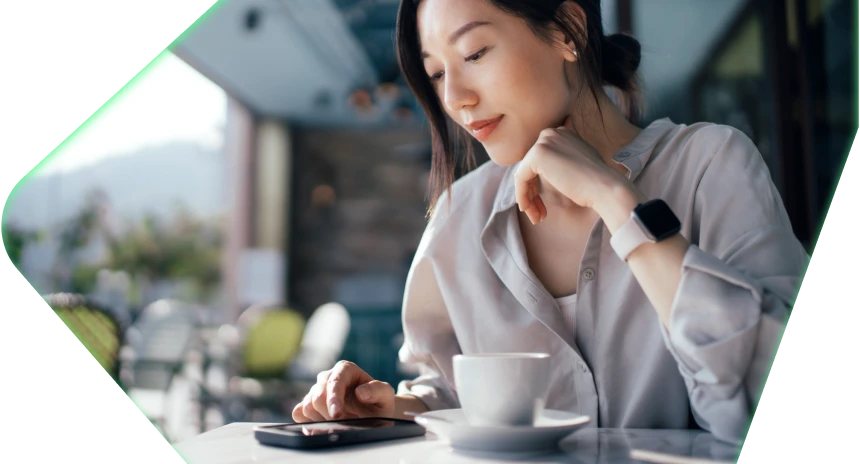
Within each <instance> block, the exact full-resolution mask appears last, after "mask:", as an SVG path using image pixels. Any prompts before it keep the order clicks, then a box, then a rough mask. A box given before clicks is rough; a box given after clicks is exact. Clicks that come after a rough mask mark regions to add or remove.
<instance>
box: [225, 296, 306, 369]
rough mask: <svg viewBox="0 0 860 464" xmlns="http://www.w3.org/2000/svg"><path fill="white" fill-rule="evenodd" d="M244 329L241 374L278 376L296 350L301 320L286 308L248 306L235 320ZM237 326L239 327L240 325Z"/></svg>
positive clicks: (301, 324) (299, 338)
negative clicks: (237, 319)
mask: <svg viewBox="0 0 860 464" xmlns="http://www.w3.org/2000/svg"><path fill="white" fill-rule="evenodd" d="M238 324H239V327H240V328H242V329H244V332H245V334H244V340H245V344H244V347H243V350H242V358H243V360H242V366H243V369H242V370H243V375H244V376H247V377H253V378H257V379H265V378H281V377H283V376H284V372H285V371H286V369H287V366H289V365H290V362H291V361H292V360H293V358H294V357H295V356H296V354H297V353H298V351H299V346H300V344H301V340H302V333H303V332H304V328H305V320H304V318H303V317H302V315H301V314H299V313H298V312H296V311H293V310H290V309H280V308H275V307H257V308H253V307H252V308H249V310H248V311H246V312H245V313H244V314H242V316H241V317H240V318H239V321H238ZM240 330H241V329H240Z"/></svg>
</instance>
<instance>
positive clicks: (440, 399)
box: [397, 377, 457, 411]
mask: <svg viewBox="0 0 860 464" xmlns="http://www.w3.org/2000/svg"><path fill="white" fill-rule="evenodd" d="M434 380H435V379H432V378H427V377H419V378H417V379H415V380H404V381H402V382H400V385H398V388H397V394H398V395H409V396H414V397H416V398H418V399H419V400H421V401H422V402H423V403H424V404H425V405H426V406H427V408H428V409H430V410H431V411H436V410H440V409H450V408H455V407H457V402H456V400H454V399H453V398H451V395H448V394H446V392H445V390H444V389H442V388H440V387H438V386H436V385H433V384H434V383H435V382H434Z"/></svg>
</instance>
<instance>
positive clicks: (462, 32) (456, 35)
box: [421, 21, 492, 58]
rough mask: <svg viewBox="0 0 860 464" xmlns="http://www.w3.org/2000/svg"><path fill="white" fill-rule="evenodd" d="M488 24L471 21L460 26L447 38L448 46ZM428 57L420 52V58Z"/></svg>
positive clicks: (425, 53)
mask: <svg viewBox="0 0 860 464" xmlns="http://www.w3.org/2000/svg"><path fill="white" fill-rule="evenodd" d="M489 24H492V23H490V22H489V21H472V22H470V23H468V24H466V25H464V26H462V27H461V28H459V29H457V30H456V31H454V33H453V34H451V36H450V37H449V38H448V45H454V44H455V43H457V41H458V40H460V37H463V36H464V35H466V34H467V33H468V32H470V31H472V30H473V29H475V28H478V27H481V26H487V25H489ZM429 56H430V55H429V54H428V53H427V52H425V51H423V50H422V51H421V58H427V57H429Z"/></svg>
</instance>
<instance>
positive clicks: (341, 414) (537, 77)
mask: <svg viewBox="0 0 860 464" xmlns="http://www.w3.org/2000/svg"><path fill="white" fill-rule="evenodd" d="M601 20H602V18H601V13H600V2H599V0H567V1H560V0H532V1H524V0H504V1H503V0H404V1H403V2H402V3H401V7H400V12H399V18H398V24H397V29H398V30H397V50H398V54H399V58H400V64H401V68H402V70H403V72H404V74H405V76H406V78H407V80H408V82H409V84H410V86H411V88H412V90H413V92H414V93H415V95H416V96H417V98H418V99H419V100H420V101H421V102H422V104H423V106H424V109H425V111H426V113H427V115H428V117H429V119H430V122H431V133H432V140H433V147H434V153H433V173H432V181H433V183H434V186H435V194H434V201H433V207H432V216H431V219H430V221H429V225H428V227H427V229H426V232H425V233H424V236H423V238H422V240H421V244H420V246H419V249H418V252H417V254H416V256H415V260H414V262H413V265H412V268H411V270H410V274H409V277H408V280H407V287H406V293H405V298H404V306H403V328H404V335H405V342H404V345H403V348H402V349H401V360H402V361H404V362H409V363H415V364H417V365H418V366H420V368H421V372H422V375H420V376H419V377H418V378H417V379H415V380H413V381H408V382H403V383H402V384H401V385H400V386H399V391H397V392H395V390H394V389H393V387H392V386H390V385H388V384H385V383H382V382H378V381H375V380H373V379H372V378H371V377H370V376H369V375H368V374H367V373H365V372H364V371H362V370H361V369H360V368H359V367H358V366H355V365H354V364H352V363H349V362H341V363H338V365H336V366H334V367H333V368H332V369H331V370H329V371H325V372H322V373H321V374H320V375H319V378H318V383H317V385H316V386H314V387H313V388H312V389H311V391H310V392H309V393H308V395H307V396H306V398H305V400H304V401H303V402H302V403H301V404H299V405H298V406H297V407H296V408H295V410H294V411H293V418H294V419H295V420H296V421H297V422H305V421H312V420H328V419H332V418H335V419H337V418H346V417H363V416H389V417H404V412H409V411H411V412H422V411H426V410H429V409H440V408H454V407H458V400H457V394H456V389H455V385H454V382H453V372H452V356H454V355H455V354H457V353H488V352H523V351H528V352H546V353H550V354H551V355H552V357H553V359H554V363H555V367H554V371H553V377H552V381H551V385H550V393H549V399H548V403H547V405H546V406H547V407H548V408H551V409H563V410H569V411H575V412H579V413H582V414H586V415H589V416H591V417H592V418H594V419H596V420H594V421H593V422H592V423H593V424H595V425H599V426H601V427H632V428H696V427H702V428H704V429H706V430H709V431H710V432H712V433H713V434H714V435H716V436H717V437H718V438H722V439H725V440H733V441H735V440H740V439H742V437H743V436H744V435H745V433H746V430H747V427H748V424H749V420H750V418H751V414H752V412H753V410H754V409H755V405H756V403H757V401H758V398H759V396H760V394H761V390H762V388H763V384H764V381H765V378H766V376H767V372H768V370H769V368H770V365H771V362H772V359H773V356H774V354H775V351H776V348H777V345H778V343H779V339H780V336H781V334H782V331H783V329H784V327H785V324H786V320H787V317H788V314H789V311H790V307H791V304H792V302H793V300H794V297H795V295H796V292H797V289H798V286H799V284H800V281H801V278H802V274H803V272H804V270H805V268H806V263H807V261H808V255H807V254H806V253H805V251H804V249H803V248H802V246H801V245H800V243H799V242H798V241H797V239H796V238H795V236H794V235H793V233H792V231H791V227H790V225H789V220H788V217H787V215H786V213H785V210H784V207H783V205H782V202H781V200H780V197H779V194H778V192H777V191H776V189H775V188H774V186H773V183H772V182H771V178H770V176H769V174H768V170H767V168H766V166H765V165H764V163H763V161H762V159H761V155H760V154H759V152H758V151H757V149H756V147H755V146H754V145H753V143H752V142H751V141H750V140H749V139H748V138H747V137H746V136H744V135H743V134H742V133H741V132H739V131H737V130H735V129H733V128H730V127H726V126H720V125H715V124H704V123H703V124H694V125H691V126H687V125H678V124H674V123H672V122H671V121H670V120H668V119H662V120H658V121H656V122H654V123H652V124H651V125H649V126H648V127H645V128H644V129H641V128H639V127H637V126H636V125H635V124H634V121H635V116H636V111H637V109H638V107H639V105H638V104H637V93H636V85H635V79H636V69H637V67H638V64H639V44H638V42H636V41H635V39H632V38H630V37H627V36H623V35H613V36H610V37H606V36H605V35H604V34H603V30H602V25H601V24H602V22H601ZM603 86H609V87H610V88H611V89H613V91H615V92H616V93H617V95H616V100H617V102H616V103H613V101H612V100H611V99H610V97H609V96H608V95H607V93H606V92H604V89H603ZM448 120H450V121H452V122H453V123H455V127H457V129H458V130H466V131H467V132H469V133H470V134H471V135H472V136H474V137H475V138H476V139H478V140H479V141H480V142H481V143H482V144H483V145H484V147H485V148H486V150H487V152H488V154H489V156H490V159H491V161H492V162H490V163H485V164H484V165H483V166H481V167H480V168H478V169H476V170H474V171H472V172H471V173H469V174H467V175H466V176H464V177H462V178H461V179H459V180H458V181H457V182H454V183H453V185H451V183H452V178H453V166H454V162H453V156H452V147H451V143H450V138H451V134H450V133H449V129H448V128H447V127H446V121H448ZM634 211H635V213H636V214H635V215H632V214H631V213H633V212H634ZM633 216H635V218H634V217H633ZM678 222H680V225H679V224H678ZM512 381H516V379H512ZM488 393H490V394H491V392H488Z"/></svg>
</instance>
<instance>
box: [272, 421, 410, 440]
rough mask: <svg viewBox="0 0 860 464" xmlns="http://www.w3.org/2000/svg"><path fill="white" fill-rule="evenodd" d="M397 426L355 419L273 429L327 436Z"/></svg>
mask: <svg viewBox="0 0 860 464" xmlns="http://www.w3.org/2000/svg"><path fill="white" fill-rule="evenodd" d="M395 425H396V424H395V423H394V422H393V421H390V420H384V419H354V420H349V421H342V422H339V421H332V422H309V423H306V424H286V425H281V426H278V427H272V428H273V429H276V430H282V431H284V432H288V433H294V434H296V435H305V436H311V435H325V434H330V433H335V432H348V431H353V430H367V429H379V428H386V427H394V426H395Z"/></svg>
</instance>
